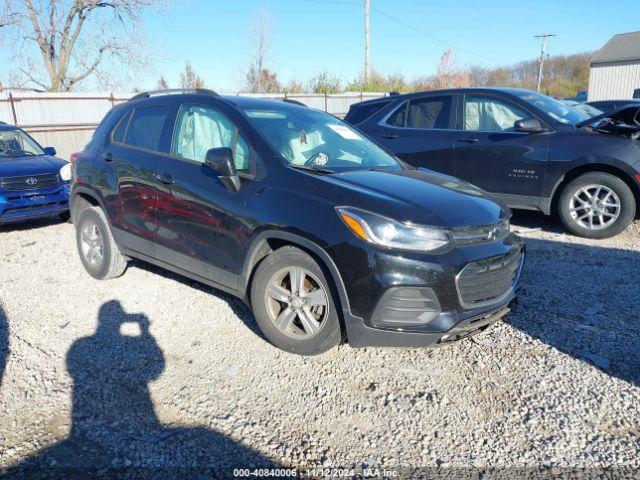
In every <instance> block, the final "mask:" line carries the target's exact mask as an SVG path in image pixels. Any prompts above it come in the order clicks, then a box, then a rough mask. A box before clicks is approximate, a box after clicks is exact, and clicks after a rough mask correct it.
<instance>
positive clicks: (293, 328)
mask: <svg viewBox="0 0 640 480" xmlns="http://www.w3.org/2000/svg"><path fill="white" fill-rule="evenodd" d="M267 285H268V287H267V290H266V292H265V302H266V307H267V313H268V315H269V319H270V320H271V322H272V323H273V324H274V325H275V327H276V328H277V329H278V330H279V331H280V332H282V333H283V334H285V335H287V336H288V337H292V338H301V337H303V338H311V337H313V336H315V335H316V334H317V333H318V332H319V331H320V330H321V329H322V327H323V326H324V321H325V319H326V317H327V314H328V311H329V308H328V305H329V299H328V296H327V292H325V289H324V287H323V286H322V283H321V282H320V280H318V279H317V278H316V276H315V275H314V274H313V273H311V272H310V271H308V270H307V269H305V268H302V267H290V268H284V269H281V270H279V271H277V272H276V273H275V274H274V275H273V276H272V277H271V278H270V279H269V282H268V284H267Z"/></svg>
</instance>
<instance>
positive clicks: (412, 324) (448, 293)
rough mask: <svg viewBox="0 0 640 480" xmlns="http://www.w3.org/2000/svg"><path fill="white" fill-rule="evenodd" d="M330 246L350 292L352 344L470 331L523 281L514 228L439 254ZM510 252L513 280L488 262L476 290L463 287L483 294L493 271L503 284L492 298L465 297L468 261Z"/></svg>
mask: <svg viewBox="0 0 640 480" xmlns="http://www.w3.org/2000/svg"><path fill="white" fill-rule="evenodd" d="M332 254H333V255H332V256H333V259H334V261H335V263H336V266H337V268H338V271H339V272H340V275H341V277H342V280H343V283H344V285H345V290H346V296H347V299H348V305H346V306H345V305H344V304H343V305H342V307H343V318H344V319H345V327H346V333H347V337H348V340H349V344H350V345H352V346H354V347H366V346H392V347H393V346H397V347H421V346H429V345H434V344H439V343H444V342H449V341H453V340H457V339H460V338H463V337H466V336H469V335H471V334H473V333H475V332H477V331H479V330H482V329H484V328H486V327H487V326H488V325H490V324H491V323H493V322H496V321H498V320H500V319H501V318H502V317H503V316H504V315H506V314H507V313H508V312H509V306H510V305H511V304H512V302H514V300H515V298H516V296H517V292H518V289H519V280H520V273H521V269H522V265H523V262H524V255H525V247H524V243H523V242H522V240H520V239H519V238H518V237H517V236H515V235H509V236H508V237H507V238H505V239H504V240H503V241H501V242H493V243H487V244H480V245H472V246H467V247H464V248H458V249H453V250H451V251H450V252H447V253H444V254H439V255H425V254H418V253H416V254H410V253H405V254H403V255H398V254H397V253H395V252H394V253H393V254H392V253H391V252H381V251H379V250H375V249H369V248H368V247H365V248H363V246H362V244H360V245H355V244H350V245H349V246H345V245H344V244H343V245H342V246H341V247H340V248H339V249H337V250H335V251H333V252H332ZM508 258H511V259H512V261H511V267H510V268H511V271H510V272H511V273H509V272H507V274H509V275H512V279H511V280H510V281H509V282H508V283H505V282H504V276H502V274H501V271H500V270H495V271H493V270H492V267H488V268H487V273H486V275H485V276H484V277H478V279H477V281H475V280H476V279H475V278H472V279H471V280H472V282H471V285H472V288H471V290H469V288H468V287H467V286H465V288H466V291H471V293H473V294H476V293H480V294H482V293H483V292H484V289H485V288H486V287H485V280H488V279H491V280H496V281H497V282H498V283H500V285H501V288H504V291H501V292H500V294H499V295H497V296H495V297H494V298H492V299H489V300H487V301H484V300H483V298H482V296H480V297H479V299H478V301H477V303H473V304H470V303H469V302H468V301H467V302H465V298H463V297H464V295H463V294H461V291H460V288H459V287H460V285H459V280H460V275H461V273H462V272H463V271H465V269H467V270H468V267H469V266H470V265H473V266H474V268H475V269H478V265H484V263H483V262H487V261H488V259H490V260H491V262H495V263H494V264H493V265H495V264H496V263H497V264H498V265H501V262H503V259H508ZM503 263H505V264H506V263H507V262H506V261H504V262H503ZM489 283H490V282H487V284H489ZM467 285H468V284H467Z"/></svg>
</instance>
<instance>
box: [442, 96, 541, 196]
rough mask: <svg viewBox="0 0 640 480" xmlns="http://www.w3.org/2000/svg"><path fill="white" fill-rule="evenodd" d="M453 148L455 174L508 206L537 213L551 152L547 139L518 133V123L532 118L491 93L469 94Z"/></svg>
mask: <svg viewBox="0 0 640 480" xmlns="http://www.w3.org/2000/svg"><path fill="white" fill-rule="evenodd" d="M460 110H461V115H460V121H459V123H458V130H457V132H456V138H455V147H454V153H453V156H454V165H455V167H454V175H455V176H456V177H458V178H461V179H463V180H466V181H468V182H470V183H472V184H474V185H476V186H478V187H480V188H482V189H484V190H486V191H487V192H490V193H496V194H500V195H502V196H504V197H502V198H503V199H504V200H505V201H506V202H507V203H508V204H509V205H510V206H514V207H520V208H537V206H538V197H539V196H540V194H541V190H542V182H543V178H544V173H545V169H546V161H547V157H548V150H549V134H547V133H524V132H517V131H516V130H515V128H514V123H515V122H516V121H517V120H520V119H523V118H528V117H532V116H533V114H532V113H530V112H528V111H526V110H525V109H524V108H523V107H521V106H519V105H516V104H514V103H513V102H511V101H509V100H507V99H504V98H501V97H498V96H494V95H491V94H484V93H483V94H466V95H465V96H464V100H463V101H462V102H461V109H460Z"/></svg>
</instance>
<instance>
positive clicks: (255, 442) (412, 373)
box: [0, 213, 640, 478]
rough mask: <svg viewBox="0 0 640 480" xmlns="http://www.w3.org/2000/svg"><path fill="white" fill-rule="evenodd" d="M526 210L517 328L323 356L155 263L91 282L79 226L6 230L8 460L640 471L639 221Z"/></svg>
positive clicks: (1, 438) (519, 220)
mask: <svg viewBox="0 0 640 480" xmlns="http://www.w3.org/2000/svg"><path fill="white" fill-rule="evenodd" d="M514 220H515V222H514V223H515V224H516V227H515V229H516V230H517V231H519V233H520V234H521V235H522V236H523V237H524V238H525V241H526V243H527V247H528V252H529V257H528V262H527V264H526V267H525V271H524V274H523V283H524V287H525V289H526V291H525V292H523V294H522V295H521V297H520V305H519V306H518V307H517V309H516V310H515V312H513V313H512V314H511V315H510V316H509V317H508V318H507V320H506V322H505V323H499V324H497V325H495V326H494V327H492V328H491V329H490V330H489V331H488V332H487V333H485V334H482V335H479V336H477V337H475V338H474V339H472V340H466V341H462V342H460V343H457V344H453V345H448V346H446V347H444V348H441V349H435V350H434V349H432V350H429V349H404V350H403V349H352V348H351V347H349V346H346V345H345V346H341V347H339V348H337V349H334V350H333V351H331V352H329V353H327V354H324V355H322V356H317V357H311V358H303V357H299V356H294V355H290V354H286V353H284V352H281V351H279V350H276V349H275V348H273V347H271V346H270V345H269V344H268V343H266V342H265V341H264V340H263V339H262V338H261V337H260V336H259V334H258V333H257V330H256V326H255V324H254V322H253V320H252V317H251V314H250V312H249V311H248V309H247V308H246V307H245V306H244V305H243V304H242V303H241V302H240V301H238V300H236V299H234V298H232V297H231V296H229V295H226V294H223V293H221V292H218V291H216V290H214V289H211V288H208V287H204V286H201V285H199V284H196V283H195V282H191V281H189V280H185V279H182V278H180V277H177V276H174V275H172V274H169V273H165V272H163V271H160V270H158V269H155V268H152V267H150V266H146V265H144V264H142V263H138V262H136V263H133V264H132V265H131V266H130V268H129V270H128V271H127V272H126V274H125V275H124V276H123V277H121V278H119V279H115V280H110V281H104V282H99V281H96V280H93V279H92V278H90V277H89V276H88V275H87V274H86V273H85V272H84V270H83V268H82V266H81V264H80V261H79V259H78V256H77V253H76V250H75V243H74V230H73V226H72V225H70V224H64V223H55V222H53V221H37V222H31V223H29V224H26V225H21V226H19V227H15V226H14V227H0V259H1V265H2V268H0V307H1V308H0V351H2V350H3V349H4V350H6V348H3V345H2V344H4V347H6V344H7V342H8V348H9V350H10V352H9V355H8V359H7V358H5V360H6V368H5V370H4V376H3V378H2V385H1V388H0V419H1V420H0V469H1V468H3V467H4V468H7V467H15V466H18V465H21V466H23V467H25V466H26V467H28V466H47V467H53V468H54V470H51V471H55V468H57V467H59V466H61V465H71V466H75V467H83V466H87V465H89V466H92V467H95V468H97V469H98V470H99V471H101V472H105V471H106V469H107V468H121V467H129V468H132V467H149V468H152V469H154V470H142V469H140V470H136V471H138V472H141V471H153V472H155V475H154V478H156V477H158V476H160V472H169V471H170V470H168V469H170V468H171V467H173V466H176V465H186V466H189V465H197V466H199V467H202V466H203V465H206V464H208V465H209V466H216V465H218V466H220V465H227V466H235V467H249V466H250V465H263V466H264V465H282V466H298V467H304V466H317V465H325V466H342V467H355V468H363V467H366V466H372V467H377V468H382V467H387V468H394V467H398V466H411V467H418V466H428V467H440V469H441V471H445V470H444V469H446V468H447V467H482V468H485V467H486V468H491V467H539V466H541V465H544V466H558V467H579V468H591V467H601V466H615V465H626V466H628V467H635V469H638V468H640V346H639V345H640V342H639V341H640V322H639V318H640V314H639V313H638V309H637V305H638V299H639V298H638V297H639V296H638V292H639V288H638V272H639V271H640V226H639V225H638V224H637V223H636V224H635V225H634V226H632V228H630V229H629V230H628V231H627V232H625V233H624V234H623V235H620V236H618V237H616V238H614V239H610V240H606V241H587V240H584V239H579V238H576V237H572V236H570V235H566V234H564V233H562V231H561V229H560V227H559V225H558V224H557V222H555V221H554V220H550V219H546V218H544V217H542V216H541V215H537V214H524V213H519V214H518V215H517V216H516V217H515V219H514ZM7 324H8V334H7ZM3 357H6V356H5V355H2V354H0V373H1V370H2V367H1V365H2V363H3V360H2V358H3ZM72 413H73V414H72ZM171 475H175V471H174V472H173V473H172V474H171ZM209 475H210V476H212V477H215V476H230V475H231V471H230V470H228V469H224V468H213V470H212V471H211V472H210V474H209ZM198 478H209V477H207V476H201V477H198Z"/></svg>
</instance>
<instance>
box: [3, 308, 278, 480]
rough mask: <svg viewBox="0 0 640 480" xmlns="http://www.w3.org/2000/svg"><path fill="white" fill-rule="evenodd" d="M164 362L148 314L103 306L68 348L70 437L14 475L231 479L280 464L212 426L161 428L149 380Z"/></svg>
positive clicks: (159, 372)
mask: <svg viewBox="0 0 640 480" xmlns="http://www.w3.org/2000/svg"><path fill="white" fill-rule="evenodd" d="M123 330H137V332H136V333H138V334H135V335H132V334H123ZM164 367H165V358H164V355H163V353H162V350H161V348H160V347H159V345H158V344H157V342H156V341H155V339H154V337H153V336H152V335H151V333H150V331H149V320H148V318H147V317H146V316H145V315H142V314H129V313H126V312H125V311H124V310H123V309H122V306H121V305H120V303H119V302H117V301H113V300H112V301H109V302H106V303H105V304H103V305H102V306H101V307H100V312H99V316H98V326H97V328H96V331H95V333H94V334H93V335H91V336H89V337H85V338H82V339H79V340H77V341H76V342H75V343H74V344H73V345H72V347H71V348H70V349H69V351H68V353H67V369H68V371H69V374H70V375H71V377H72V378H73V395H72V397H73V398H72V426H71V431H70V433H69V436H68V437H67V438H66V439H65V440H64V441H62V442H60V443H57V444H55V445H53V446H52V447H50V448H48V449H46V450H43V451H41V452H38V453H37V454H36V455H35V456H33V457H31V458H28V459H27V460H25V461H24V462H23V463H22V464H20V465H18V466H17V467H15V468H13V470H11V471H9V472H8V476H9V477H14V478H37V477H39V476H51V475H54V477H55V476H56V475H58V476H60V478H89V477H93V476H97V475H106V476H107V477H112V476H117V475H118V474H130V473H133V474H135V476H136V478H147V477H148V478H154V479H156V478H202V477H201V475H203V474H211V475H213V477H215V478H220V477H231V476H232V471H233V468H254V467H256V468H257V467H259V468H276V467H278V465H277V464H276V463H275V462H273V461H271V460H269V459H267V458H265V457H263V456H261V455H260V454H259V453H258V452H256V451H254V450H252V449H250V448H248V447H245V446H243V445H242V444H240V443H238V442H235V441H234V440H232V439H230V438H228V437H226V436H225V435H223V434H220V433H217V432H215V431H213V430H209V429H206V428H182V427H173V426H166V425H163V424H162V423H161V422H160V420H159V419H158V417H157V416H156V413H155V409H154V404H153V400H152V398H151V396H150V392H149V382H151V381H153V380H155V379H157V378H158V377H159V376H160V375H161V374H162V372H163V370H164ZM199 476H200V477H199ZM204 478H206V477H204Z"/></svg>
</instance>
